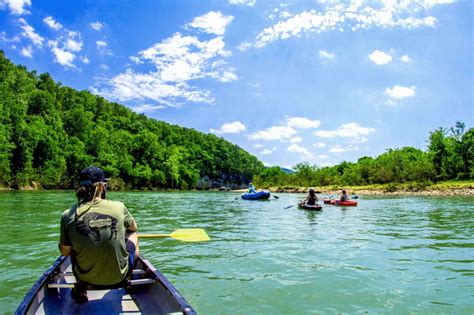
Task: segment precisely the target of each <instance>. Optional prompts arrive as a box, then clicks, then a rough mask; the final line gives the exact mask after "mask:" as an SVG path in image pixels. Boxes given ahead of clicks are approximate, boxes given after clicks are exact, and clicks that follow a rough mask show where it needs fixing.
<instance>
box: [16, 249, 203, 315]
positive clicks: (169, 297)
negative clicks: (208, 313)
mask: <svg viewBox="0 0 474 315" xmlns="http://www.w3.org/2000/svg"><path fill="white" fill-rule="evenodd" d="M75 282H76V281H75V278H74V275H73V273H72V266H71V259H70V258H69V257H65V256H61V257H59V258H58V259H57V260H56V261H55V262H54V264H53V265H52V266H51V267H50V268H49V269H48V270H47V271H45V272H44V273H43V275H42V276H41V277H40V279H39V280H38V281H37V282H36V283H35V284H34V285H33V287H32V288H31V289H30V291H29V292H28V293H27V294H26V296H25V297H24V298H23V301H22V302H21V303H20V305H19V306H18V308H17V310H16V311H15V314H17V315H20V314H21V315H23V314H79V313H80V314H119V313H120V314H129V313H130V314H131V313H133V314H171V313H172V314H196V312H195V311H194V309H193V308H192V307H191V306H190V305H189V303H188V302H187V301H186V300H185V299H184V298H183V297H182V296H181V294H180V293H179V292H178V291H177V290H176V288H175V287H174V286H173V285H172V284H171V283H170V282H169V281H168V279H166V278H165V276H164V275H163V274H161V273H160V272H159V271H158V270H157V269H156V268H155V267H154V266H153V265H152V264H151V263H150V262H149V261H148V260H146V259H145V258H143V256H141V255H140V256H139V257H138V259H137V263H136V267H135V269H134V270H133V274H132V279H131V280H129V281H128V286H131V289H130V290H128V292H127V291H126V290H125V288H123V287H118V288H111V289H106V290H103V289H100V290H99V289H97V288H91V287H88V288H87V289H88V290H87V296H88V298H89V301H88V302H86V303H84V304H77V303H76V302H75V301H74V299H73V298H72V297H71V289H72V288H73V287H74V283H75Z"/></svg>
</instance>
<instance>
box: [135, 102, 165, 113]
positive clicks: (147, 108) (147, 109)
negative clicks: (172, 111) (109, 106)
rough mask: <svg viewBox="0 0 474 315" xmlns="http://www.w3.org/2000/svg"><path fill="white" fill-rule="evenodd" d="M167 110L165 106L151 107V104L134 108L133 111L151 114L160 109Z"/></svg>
mask: <svg viewBox="0 0 474 315" xmlns="http://www.w3.org/2000/svg"><path fill="white" fill-rule="evenodd" d="M164 108H166V106H165V105H150V104H141V105H138V106H133V107H131V109H132V110H133V111H134V112H136V113H140V114H141V113H151V112H154V111H156V110H159V109H164Z"/></svg>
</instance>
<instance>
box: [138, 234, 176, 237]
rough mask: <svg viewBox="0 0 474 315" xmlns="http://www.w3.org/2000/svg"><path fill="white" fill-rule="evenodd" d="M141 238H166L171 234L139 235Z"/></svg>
mask: <svg viewBox="0 0 474 315" xmlns="http://www.w3.org/2000/svg"><path fill="white" fill-rule="evenodd" d="M138 237H139V238H166V237H170V235H169V234H138Z"/></svg>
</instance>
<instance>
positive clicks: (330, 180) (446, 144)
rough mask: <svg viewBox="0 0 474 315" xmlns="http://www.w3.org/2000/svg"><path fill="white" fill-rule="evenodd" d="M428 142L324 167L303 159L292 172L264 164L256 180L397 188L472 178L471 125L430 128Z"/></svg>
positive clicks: (264, 183) (266, 183)
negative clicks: (424, 147) (423, 147)
mask: <svg viewBox="0 0 474 315" xmlns="http://www.w3.org/2000/svg"><path fill="white" fill-rule="evenodd" d="M428 142H429V144H428V151H427V152H423V151H421V150H418V149H415V148H411V147H405V148H402V149H388V150H387V152H385V153H383V154H381V155H379V156H378V157H376V158H371V157H362V158H360V159H359V160H358V161H357V163H349V162H342V163H340V164H338V165H336V166H333V167H323V168H318V167H317V165H310V164H309V163H307V162H305V163H300V164H297V165H295V166H294V167H293V168H294V170H295V173H293V174H285V173H283V172H281V173H276V171H275V170H273V168H267V169H265V170H263V171H262V173H260V174H259V175H258V176H257V177H256V179H255V182H256V183H258V184H259V185H260V186H280V187H281V186H299V187H310V186H313V187H314V186H329V185H336V186H345V185H346V186H354V185H357V186H363V185H373V184H384V185H386V186H385V187H386V190H387V191H396V190H397V189H399V188H400V187H408V189H412V190H419V189H424V188H426V187H428V186H430V185H431V184H432V182H434V181H439V180H460V179H474V128H471V129H469V130H467V131H466V132H465V125H464V124H463V123H461V122H457V123H456V125H455V127H453V128H451V129H449V130H448V129H443V128H440V129H438V130H436V131H434V132H432V133H431V134H430V136H429V140H428Z"/></svg>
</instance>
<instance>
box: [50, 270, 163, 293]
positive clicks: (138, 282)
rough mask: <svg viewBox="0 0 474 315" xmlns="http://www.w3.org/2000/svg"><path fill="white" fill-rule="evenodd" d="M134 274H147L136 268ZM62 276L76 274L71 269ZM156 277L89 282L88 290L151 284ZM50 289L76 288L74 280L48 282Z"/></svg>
mask: <svg viewBox="0 0 474 315" xmlns="http://www.w3.org/2000/svg"><path fill="white" fill-rule="evenodd" d="M132 274H133V275H143V274H146V271H145V270H141V269H135V270H133V273H132ZM60 276H61V277H74V274H73V273H72V272H70V271H67V272H62V273H61V274H60ZM155 282H156V279H151V278H142V279H132V280H127V281H123V282H121V283H118V284H114V285H92V284H87V290H108V289H118V288H123V287H127V286H136V285H143V284H151V283H155ZM48 288H49V289H72V288H74V282H70V283H49V284H48Z"/></svg>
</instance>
